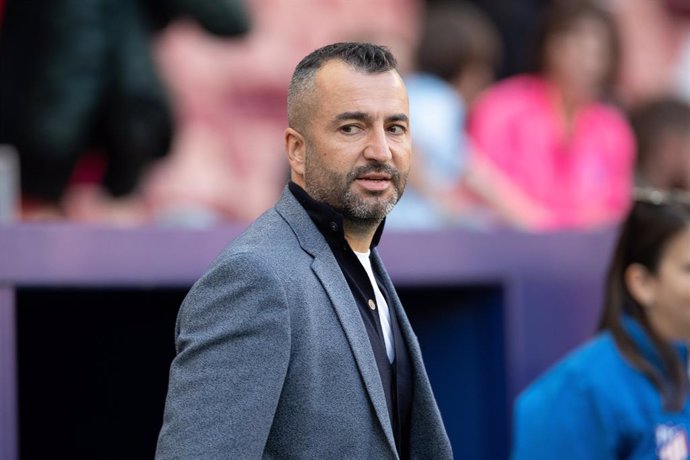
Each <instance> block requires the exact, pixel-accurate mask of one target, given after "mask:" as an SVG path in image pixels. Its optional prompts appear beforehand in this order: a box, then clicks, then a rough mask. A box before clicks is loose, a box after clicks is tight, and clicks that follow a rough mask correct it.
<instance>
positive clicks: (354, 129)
mask: <svg viewBox="0 0 690 460" xmlns="http://www.w3.org/2000/svg"><path fill="white" fill-rule="evenodd" d="M340 131H341V132H343V133H345V134H355V133H358V132H359V131H360V128H359V126H356V125H345V126H341V127H340Z"/></svg>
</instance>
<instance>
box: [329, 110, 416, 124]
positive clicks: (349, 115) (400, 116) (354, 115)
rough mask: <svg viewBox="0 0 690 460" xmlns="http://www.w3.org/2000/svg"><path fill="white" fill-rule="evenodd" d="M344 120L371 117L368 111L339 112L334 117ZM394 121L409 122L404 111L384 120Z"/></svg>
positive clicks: (369, 119) (366, 119)
mask: <svg viewBox="0 0 690 460" xmlns="http://www.w3.org/2000/svg"><path fill="white" fill-rule="evenodd" d="M346 120H357V121H365V122H368V121H371V120H372V117H371V115H369V114H368V113H365V112H343V113H339V114H338V115H337V116H336V117H335V121H346ZM395 121H403V122H405V123H409V121H410V120H409V118H408V116H407V115H405V114H404V113H396V114H394V115H391V116H389V117H386V122H388V123H390V122H395Z"/></svg>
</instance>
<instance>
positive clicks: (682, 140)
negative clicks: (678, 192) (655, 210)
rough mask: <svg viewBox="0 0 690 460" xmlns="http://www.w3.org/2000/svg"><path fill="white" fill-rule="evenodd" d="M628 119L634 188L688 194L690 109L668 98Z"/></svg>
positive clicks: (648, 105) (641, 109) (689, 176)
mask: <svg viewBox="0 0 690 460" xmlns="http://www.w3.org/2000/svg"><path fill="white" fill-rule="evenodd" d="M631 119H632V125H633V129H634V131H635V136H636V138H637V162H636V168H635V173H636V178H635V179H636V182H637V184H638V185H641V186H649V187H656V188H662V189H684V190H690V105H688V103H687V102H685V101H683V100H680V99H678V98H676V97H671V96H669V97H665V98H661V99H657V100H654V101H651V102H649V103H647V104H645V105H644V106H642V107H640V108H639V109H637V110H635V111H634V112H633V113H632V115H631Z"/></svg>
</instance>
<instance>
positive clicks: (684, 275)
mask: <svg viewBox="0 0 690 460" xmlns="http://www.w3.org/2000/svg"><path fill="white" fill-rule="evenodd" d="M688 198H689V197H688V193H687V192H681V193H669V192H668V191H664V190H659V189H640V190H638V193H637V200H636V202H635V203H634V205H633V207H632V210H631V212H630V213H629V215H628V217H627V219H626V220H625V222H624V223H623V225H622V228H621V232H620V235H619V237H618V241H617V244H616V249H615V251H614V254H613V258H612V261H611V264H610V267H609V271H608V278H607V282H606V293H605V294H606V295H605V305H604V310H603V312H602V315H601V321H600V326H599V333H598V334H597V335H596V336H595V337H594V338H593V339H592V340H590V341H589V342H587V343H586V344H584V345H582V346H581V347H579V348H578V349H577V350H575V351H574V352H572V353H571V354H570V355H569V356H567V357H566V358H564V359H563V360H562V361H561V362H560V363H558V364H556V365H555V366H553V367H552V368H551V369H550V370H548V371H546V373H545V374H544V375H542V376H540V377H539V378H538V379H537V380H536V381H535V382H534V383H532V384H531V385H530V386H529V387H528V388H527V389H526V390H525V391H524V392H523V393H522V394H521V395H520V396H519V397H518V399H517V401H516V404H515V426H514V433H515V434H514V437H513V438H514V449H513V455H512V457H511V458H512V459H513V460H542V459H544V460H546V459H552V458H558V459H564V460H570V459H572V460H580V459H651V458H657V459H669V460H671V459H687V458H688V456H689V455H690V448H689V445H688V433H689V430H690V400H689V399H688V396H689V388H690V386H689V382H688V370H687V365H688V341H690V315H688V305H689V302H690V294H689V291H688V288H687V287H688V285H689V284H690V272H689V271H688V269H687V267H688V260H690V201H689V199H688Z"/></svg>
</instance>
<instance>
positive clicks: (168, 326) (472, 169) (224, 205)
mask: <svg viewBox="0 0 690 460" xmlns="http://www.w3.org/2000/svg"><path fill="white" fill-rule="evenodd" d="M335 41H372V42H376V43H379V44H383V45H386V46H388V47H390V49H391V50H392V51H393V53H394V54H395V55H396V57H397V58H398V61H399V70H400V72H401V74H402V75H403V77H404V78H405V80H406V83H407V86H408V91H409V95H410V113H411V120H412V133H413V140H414V149H415V156H414V161H413V171H412V173H411V176H410V180H409V183H408V189H407V190H406V192H405V195H404V197H403V198H402V200H401V202H400V203H399V204H398V206H397V207H396V209H395V210H394V211H393V212H392V213H391V215H390V216H389V218H388V219H387V222H386V228H387V233H386V235H387V236H386V237H385V238H384V241H383V243H382V247H381V251H382V252H383V253H384V259H385V260H387V262H388V265H389V268H390V269H391V273H392V274H393V276H394V280H395V281H396V284H398V285H399V286H400V290H401V296H402V297H403V299H404V300H405V301H406V304H407V308H408V310H409V312H410V317H411V319H412V320H413V322H414V323H415V324H414V325H415V328H416V329H418V330H419V331H420V332H419V335H420V340H421V342H422V345H423V350H424V351H425V357H426V359H427V361H428V362H429V367H430V369H429V373H430V376H431V378H432V384H433V385H434V387H435V390H436V391H437V393H438V395H439V402H440V404H441V409H442V412H443V415H444V419H445V420H446V423H447V425H449V427H450V429H449V431H450V432H451V438H452V441H453V444H454V448H455V450H456V453H458V457H461V456H462V455H461V454H464V457H463V458H505V457H506V456H507V453H508V450H509V445H510V417H511V410H512V408H511V407H512V400H513V398H514V397H515V395H516V394H517V392H518V391H519V390H520V389H522V388H523V387H524V386H525V385H526V384H527V383H528V382H529V381H530V380H531V379H532V378H534V377H535V376H536V375H537V374H538V373H539V372H540V371H542V370H543V369H544V368H546V367H547V366H548V365H549V364H551V363H552V362H553V361H554V360H555V359H557V358H558V357H560V356H562V355H563V354H564V353H565V352H567V351H568V350H569V349H570V348H572V347H573V346H575V345H576V344H578V343H580V342H581V341H582V340H584V339H585V338H586V337H587V336H588V335H589V334H590V333H591V332H593V328H594V324H595V322H596V316H597V315H598V309H599V304H600V302H601V299H600V294H601V289H600V284H601V283H603V273H604V270H605V265H606V263H607V260H608V255H609V250H610V243H611V241H612V237H613V235H614V234H615V231H616V226H617V224H618V223H619V222H620V220H621V218H622V217H623V216H624V214H625V212H626V211H627V209H628V206H629V203H630V197H631V194H632V188H633V187H634V186H635V185H649V186H654V187H659V188H681V189H685V188H687V187H689V186H690V107H689V106H688V104H689V102H690V3H688V2H687V1H685V0H598V1H597V0H591V1H585V0H511V1H509V2H507V1H500V0H463V1H461V0H444V1H442V0H377V1H373V2H372V1H367V0H51V1H49V2H46V1H41V0H0V221H2V222H3V223H5V224H6V225H0V313H2V314H0V323H1V322H2V321H4V322H5V324H4V325H3V329H0V331H5V332H4V334H5V339H4V340H5V341H4V342H0V344H4V346H5V354H4V356H5V357H4V358H2V356H0V374H1V373H2V372H3V369H2V368H1V367H2V366H3V365H4V366H5V369H9V370H11V371H12V375H11V376H10V375H9V374H8V373H7V372H5V376H6V377H5V380H4V381H0V384H2V383H3V382H4V384H5V385H6V391H5V392H4V393H2V392H0V393H1V394H0V396H1V395H2V394H4V395H5V396H4V397H5V399H4V401H5V402H4V403H3V402H2V398H0V412H1V411H2V410H4V411H5V412H4V415H3V417H0V422H2V423H0V445H1V444H2V441H3V440H4V442H5V449H6V450H5V451H3V450H2V449H0V458H5V457H4V456H3V452H5V456H8V458H12V459H14V458H18V457H19V456H21V458H46V457H47V456H55V455H58V454H65V455H68V456H70V457H72V458H123V457H125V458H150V457H151V456H152V455H153V449H154V447H155V439H156V435H157V430H158V428H159V427H160V417H161V415H162V402H163V398H164V396H165V386H166V384H167V380H166V379H167V366H168V365H169V362H170V359H171V358H172V354H173V353H174V350H173V345H172V339H173V327H174V318H175V314H176V311H177V307H178V306H179V302H180V301H181V299H182V297H183V296H184V293H185V292H186V290H187V289H188V287H189V286H190V285H191V282H193V281H194V279H195V277H196V276H198V275H200V274H201V272H202V271H203V269H204V267H205V266H206V264H208V263H209V262H210V261H211V260H212V258H213V256H214V254H215V253H216V252H217V251H219V250H220V249H221V248H222V246H223V245H224V244H225V243H226V242H227V241H229V240H230V239H231V237H232V236H234V235H236V234H237V232H238V231H240V230H241V228H242V227H243V226H245V225H247V224H248V223H249V222H251V221H252V220H253V219H255V218H256V217H257V216H258V215H259V214H261V213H262V212H263V211H265V210H266V209H268V208H269V207H270V206H272V205H273V203H274V202H275V200H276V198H277V197H278V196H279V194H280V193H281V191H282V189H283V187H284V186H285V183H286V180H287V177H288V169H287V162H286V160H285V154H284V151H283V132H284V129H285V127H286V126H287V116H286V95H287V86H288V84H289V80H290V76H291V74H292V71H293V69H294V67H295V65H296V64H297V63H298V62H299V60H300V59H301V58H302V57H303V56H305V55H306V54H308V53H309V52H311V51H312V50H314V49H315V48H317V47H319V46H322V45H325V44H327V43H331V42H335ZM113 231H115V233H112V232H113ZM170 231H172V232H173V233H170ZM190 232H191V233H190ZM113 235H115V236H113ZM142 235H143V236H142ZM180 241H183V242H184V244H181V243H180ZM420 241H421V242H423V244H420ZM110 245H112V247H111V248H109V249H108V248H107V247H108V246H110ZM119 245H121V246H119ZM419 246H422V248H421V249H420V248H419ZM103 248H106V249H105V251H104V252H103V253H102V252H101V251H102V250H103ZM422 249H424V250H422ZM113 251H114V252H113ZM117 251H120V252H119V253H118V252H117ZM170 252H176V253H177V254H178V255H179V257H178V258H169V257H170ZM103 254H109V255H111V256H112V257H115V258H117V261H113V260H109V259H107V258H104V255H103ZM118 256H119V257H118ZM156 257H160V258H161V259H162V260H164V261H167V262H169V264H171V265H175V264H178V265H180V266H182V265H184V266H185V267H186V268H185V269H181V271H179V272H177V271H175V270H174V269H171V268H169V267H166V266H165V263H164V262H159V263H152V262H150V260H149V259H148V258H156ZM409 265H412V267H411V268H405V267H406V266H409ZM93 273H96V275H93ZM118 276H119V277H120V278H118V279H114V278H111V277H118ZM157 276H158V277H157ZM137 277H141V278H142V279H146V282H145V283H146V285H145V286H142V285H141V284H140V283H139V282H137V279H138V278H137ZM82 278H83V280H82ZM3 293H4V294H3ZM0 325H2V324H0ZM123 338H126V340H124V339H123ZM3 363H4V364H3ZM449 363H453V364H452V365H450V366H449ZM15 374H16V377H17V378H16V379H15V378H14V376H15ZM7 388H10V390H7ZM8 395H9V396H8ZM15 397H16V404H14V405H13V403H9V402H8V401H9V400H10V399H11V398H15ZM15 406H16V407H15ZM3 433H4V434H3ZM15 435H16V436H15ZM15 439H16V441H15ZM44 441H45V442H44ZM8 443H9V444H8ZM10 444H12V447H11V448H9V447H7V446H8V445H10ZM20 454H21V455H20ZM58 456H63V455H58Z"/></svg>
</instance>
